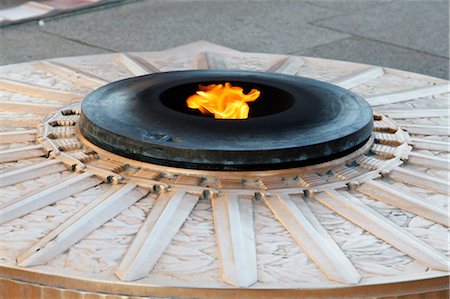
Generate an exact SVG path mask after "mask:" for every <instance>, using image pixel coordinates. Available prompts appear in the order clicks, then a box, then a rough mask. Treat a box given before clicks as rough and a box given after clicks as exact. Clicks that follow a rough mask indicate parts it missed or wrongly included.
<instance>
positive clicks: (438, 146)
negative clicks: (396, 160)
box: [412, 137, 450, 152]
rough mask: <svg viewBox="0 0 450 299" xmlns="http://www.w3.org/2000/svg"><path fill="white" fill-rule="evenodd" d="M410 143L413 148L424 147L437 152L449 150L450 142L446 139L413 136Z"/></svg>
mask: <svg viewBox="0 0 450 299" xmlns="http://www.w3.org/2000/svg"><path fill="white" fill-rule="evenodd" d="M412 143H413V146H414V148H416V149H425V150H430V151H438V152H450V143H449V142H446V141H441V140H430V139H425V138H416V137H413V138H412Z"/></svg>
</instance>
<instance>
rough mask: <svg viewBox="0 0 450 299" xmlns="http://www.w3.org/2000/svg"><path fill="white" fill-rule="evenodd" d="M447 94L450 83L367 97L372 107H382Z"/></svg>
mask: <svg viewBox="0 0 450 299" xmlns="http://www.w3.org/2000/svg"><path fill="white" fill-rule="evenodd" d="M446 92H449V85H448V83H444V84H438V85H432V86H425V87H420V88H414V89H408V90H401V91H397V92H392V93H385V94H379V95H374V96H369V97H366V100H367V101H368V102H369V104H370V105H372V106H380V105H387V104H393V103H400V102H405V101H409V100H414V99H418V98H423V97H429V96H434V95H439V94H443V93H446Z"/></svg>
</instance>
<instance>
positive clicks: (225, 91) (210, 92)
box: [186, 82, 261, 119]
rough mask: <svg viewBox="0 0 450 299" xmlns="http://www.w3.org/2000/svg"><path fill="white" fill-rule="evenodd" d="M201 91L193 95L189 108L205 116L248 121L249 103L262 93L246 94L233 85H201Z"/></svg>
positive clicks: (257, 91)
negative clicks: (211, 115) (210, 115)
mask: <svg viewBox="0 0 450 299" xmlns="http://www.w3.org/2000/svg"><path fill="white" fill-rule="evenodd" d="M198 88H199V89H200V90H199V91H197V92H196V94H194V95H191V96H190V97H189V98H188V99H187V100H186V104H187V106H188V107H189V108H192V109H198V110H200V112H201V113H203V114H209V113H211V114H213V115H214V118H223V119H246V118H248V113H249V111H250V107H249V106H248V104H247V102H254V101H256V99H258V97H259V95H260V94H261V92H260V91H259V90H257V89H252V90H251V91H250V92H249V93H248V94H244V89H242V88H241V87H239V86H232V85H231V83H229V82H226V83H225V86H224V85H223V84H210V85H208V86H203V85H199V86H198Z"/></svg>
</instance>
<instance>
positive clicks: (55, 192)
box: [0, 172, 101, 224]
mask: <svg viewBox="0 0 450 299" xmlns="http://www.w3.org/2000/svg"><path fill="white" fill-rule="evenodd" d="M100 183H101V180H100V179H98V178H97V177H95V176H94V175H93V174H92V173H87V172H84V173H81V174H79V173H75V174H72V175H69V176H68V177H65V178H63V179H61V180H58V181H56V182H55V183H53V184H51V185H49V186H47V187H44V188H43V189H40V190H38V191H35V192H31V193H30V194H26V195H25V196H22V197H19V198H17V199H14V200H11V201H9V202H7V203H5V204H4V205H2V206H0V224H1V223H5V222H8V221H10V220H12V219H15V218H17V217H21V216H23V215H25V214H28V213H30V212H33V211H35V210H38V209H41V208H43V207H45V206H48V205H51V204H53V203H55V202H57V201H58V200H61V199H64V198H66V197H69V196H72V195H74V194H77V193H79V192H82V191H84V190H87V189H89V188H92V187H94V186H96V185H98V184H100Z"/></svg>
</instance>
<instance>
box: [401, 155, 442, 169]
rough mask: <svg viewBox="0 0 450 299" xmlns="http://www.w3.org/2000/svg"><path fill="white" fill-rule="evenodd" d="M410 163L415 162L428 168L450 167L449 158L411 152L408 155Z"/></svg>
mask: <svg viewBox="0 0 450 299" xmlns="http://www.w3.org/2000/svg"><path fill="white" fill-rule="evenodd" d="M408 164H415V165H419V166H423V167H426V168H436V169H446V170H449V169H450V161H449V160H448V159H447V158H443V157H439V156H433V155H428V154H422V153H418V152H411V153H410V154H409V156H408Z"/></svg>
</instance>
